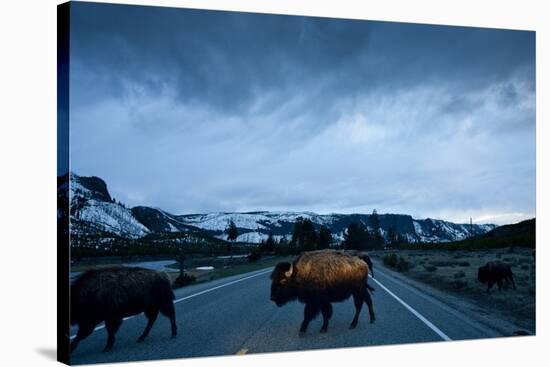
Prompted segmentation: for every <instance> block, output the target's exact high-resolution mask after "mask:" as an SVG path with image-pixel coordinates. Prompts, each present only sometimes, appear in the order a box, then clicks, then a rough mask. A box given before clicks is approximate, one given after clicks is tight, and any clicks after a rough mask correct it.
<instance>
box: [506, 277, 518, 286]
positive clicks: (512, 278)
mask: <svg viewBox="0 0 550 367" xmlns="http://www.w3.org/2000/svg"><path fill="white" fill-rule="evenodd" d="M507 279H509V280H510V282H511V283H512V288H514V289H516V282H514V276H513V275H512V274H509V275H508V278H507Z"/></svg>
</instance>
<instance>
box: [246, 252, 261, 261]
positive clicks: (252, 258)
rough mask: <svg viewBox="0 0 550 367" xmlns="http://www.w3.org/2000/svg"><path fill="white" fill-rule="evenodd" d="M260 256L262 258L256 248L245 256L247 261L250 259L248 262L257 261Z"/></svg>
mask: <svg viewBox="0 0 550 367" xmlns="http://www.w3.org/2000/svg"><path fill="white" fill-rule="evenodd" d="M261 258H262V254H261V253H260V251H258V250H254V251H252V252H251V253H250V254H249V255H248V257H247V259H248V261H250V262H255V261H258V260H260V259H261Z"/></svg>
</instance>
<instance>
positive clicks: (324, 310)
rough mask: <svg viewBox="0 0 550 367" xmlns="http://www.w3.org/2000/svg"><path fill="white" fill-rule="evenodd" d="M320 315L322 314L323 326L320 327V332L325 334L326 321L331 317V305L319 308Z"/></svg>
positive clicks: (326, 304)
mask: <svg viewBox="0 0 550 367" xmlns="http://www.w3.org/2000/svg"><path fill="white" fill-rule="evenodd" d="M321 313H322V314H323V326H322V327H321V332H322V333H326V332H327V329H328V320H330V318H331V317H332V305H331V304H330V303H325V304H324V305H323V306H322V307H321Z"/></svg>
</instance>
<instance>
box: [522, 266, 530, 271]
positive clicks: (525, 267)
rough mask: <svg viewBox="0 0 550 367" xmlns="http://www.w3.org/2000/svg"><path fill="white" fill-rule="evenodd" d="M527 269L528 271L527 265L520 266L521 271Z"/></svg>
mask: <svg viewBox="0 0 550 367" xmlns="http://www.w3.org/2000/svg"><path fill="white" fill-rule="evenodd" d="M527 269H529V265H522V266H521V270H527Z"/></svg>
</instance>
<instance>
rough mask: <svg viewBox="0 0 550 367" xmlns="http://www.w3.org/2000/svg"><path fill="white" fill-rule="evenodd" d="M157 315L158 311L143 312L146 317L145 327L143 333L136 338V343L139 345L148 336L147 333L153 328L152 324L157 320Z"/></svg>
mask: <svg viewBox="0 0 550 367" xmlns="http://www.w3.org/2000/svg"><path fill="white" fill-rule="evenodd" d="M158 314H159V310H156V309H153V310H147V311H145V316H147V326H145V330H143V333H142V334H141V336H140V337H139V338H138V340H137V341H138V343H141V342H142V341H144V340H145V338H147V335H149V332H150V331H151V328H152V327H153V324H154V323H155V321H156V320H157V316H158Z"/></svg>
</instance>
